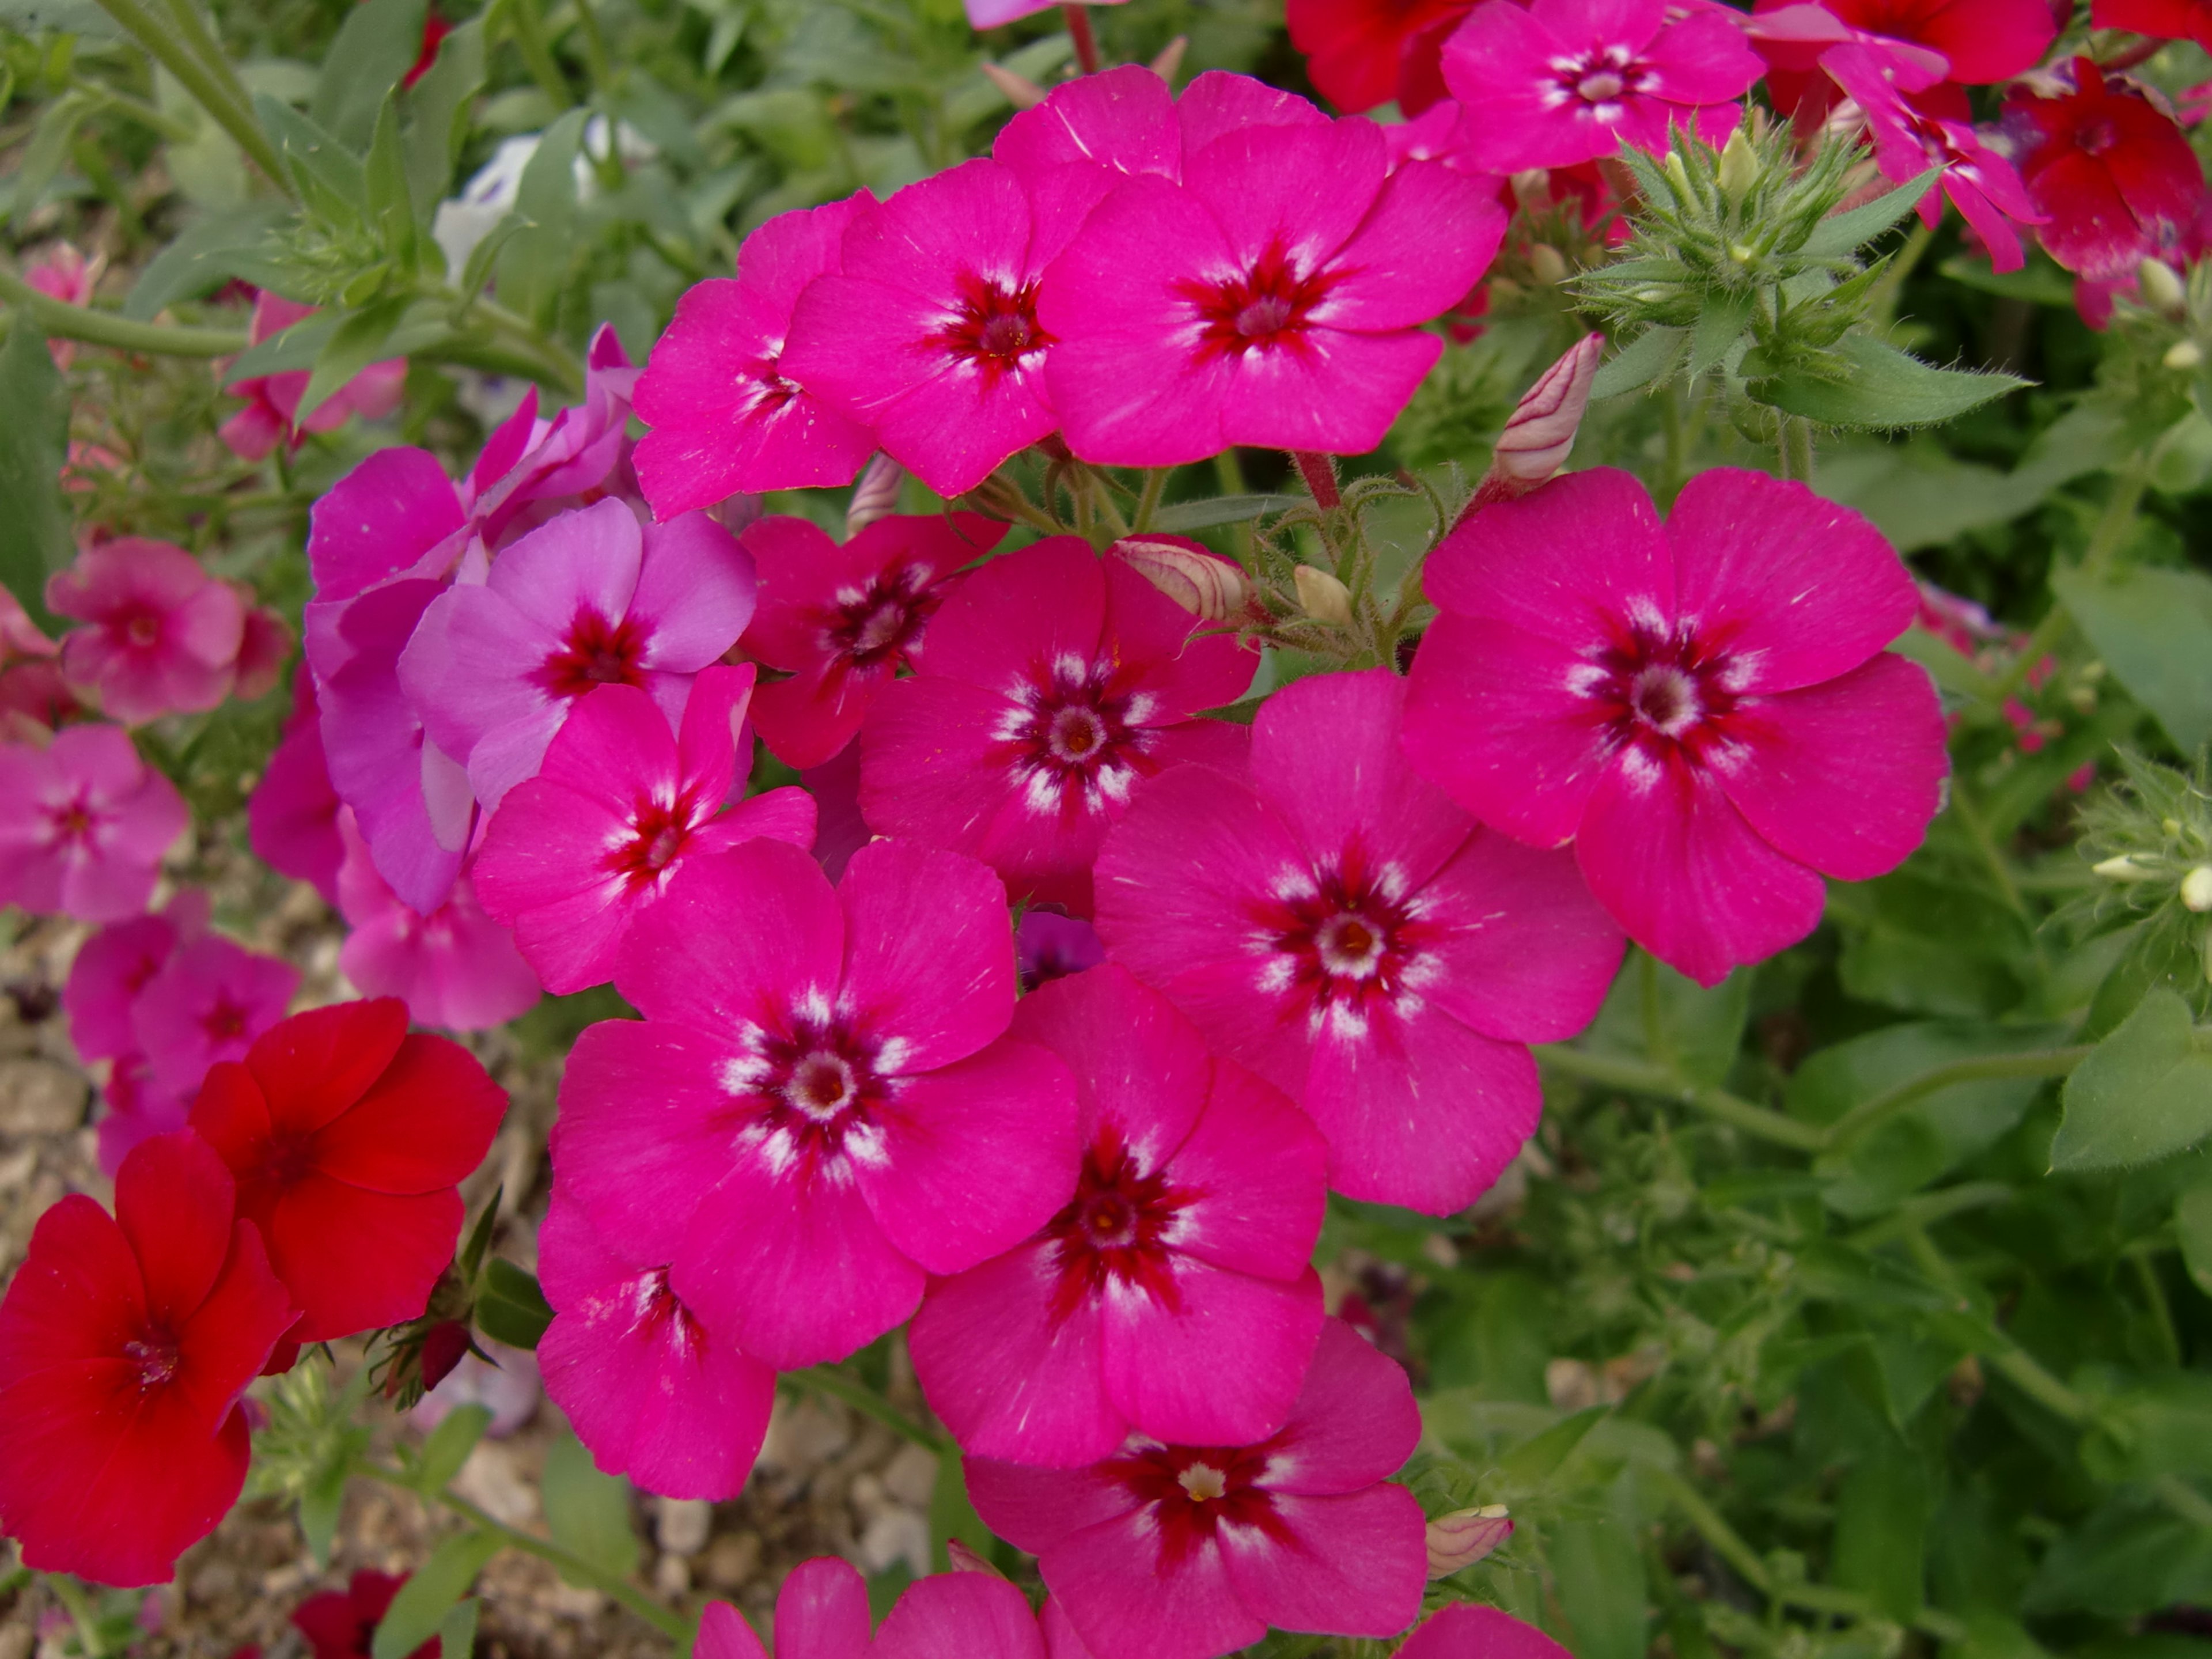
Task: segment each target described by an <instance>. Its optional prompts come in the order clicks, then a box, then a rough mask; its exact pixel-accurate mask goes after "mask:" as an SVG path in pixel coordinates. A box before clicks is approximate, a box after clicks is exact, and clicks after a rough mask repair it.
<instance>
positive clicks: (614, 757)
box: [471, 663, 814, 996]
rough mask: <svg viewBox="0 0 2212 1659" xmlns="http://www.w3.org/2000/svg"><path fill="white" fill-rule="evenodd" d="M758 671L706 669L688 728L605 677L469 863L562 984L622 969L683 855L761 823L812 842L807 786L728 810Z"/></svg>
mask: <svg viewBox="0 0 2212 1659" xmlns="http://www.w3.org/2000/svg"><path fill="white" fill-rule="evenodd" d="M755 672H756V670H755V669H754V667H753V665H751V664H750V663H747V664H745V665H743V666H742V667H738V668H724V667H715V668H709V669H708V670H706V671H704V672H703V673H702V674H701V675H700V676H699V677H698V678H696V680H694V681H693V682H692V684H691V694H690V699H689V701H688V702H686V703H685V704H684V718H683V723H682V726H681V727H680V729H679V731H677V732H671V731H670V729H669V726H668V717H667V715H666V714H664V713H662V712H661V708H660V706H659V704H658V703H656V702H653V699H652V698H651V697H649V696H647V695H646V694H645V693H644V692H643V691H641V690H638V689H637V688H635V686H629V685H603V686H601V687H599V689H598V690H595V691H593V692H592V693H591V695H590V696H586V697H585V698H584V699H583V700H582V701H581V702H579V703H577V705H576V707H575V710H574V713H573V714H571V715H570V716H569V718H568V723H567V724H566V725H565V726H562V728H561V732H560V735H559V736H557V737H556V738H554V739H553V742H552V744H551V746H550V748H549V749H548V750H546V752H545V763H544V768H543V769H541V770H540V771H539V772H538V775H537V776H536V777H534V778H531V779H529V780H528V781H526V782H524V783H521V784H519V785H517V786H516V787H514V788H513V789H512V790H510V791H509V792H508V793H507V799H505V800H504V801H503V802H502V803H501V805H500V809H499V811H497V812H496V813H495V814H494V815H493V817H492V820H491V825H490V828H489V829H488V830H487V831H486V832H485V836H484V842H483V849H482V850H481V851H480V852H479V853H478V854H477V860H476V863H475V864H474V866H472V867H471V876H472V878H473V879H474V881H475V883H476V891H477V898H478V900H479V901H480V902H482V903H483V908H484V912H485V914H486V915H489V916H490V917H491V918H492V919H493V920H494V921H499V922H501V923H503V924H504V925H506V926H507V927H512V928H513V929H514V941H515V944H516V945H517V946H518V947H519V948H520V951H522V955H523V959H524V960H525V961H526V962H527V963H529V964H530V965H531V967H532V969H534V970H535V971H536V972H537V975H538V978H539V979H540V980H542V981H544V985H545V988H546V989H547V990H549V991H550V992H552V993H554V994H556V996H566V995H568V994H569V993H571V992H574V991H580V990H582V989H584V988H585V987H586V986H591V985H604V984H605V983H606V982H607V981H609V980H610V979H612V978H613V977H614V971H615V955H616V951H617V949H618V948H619V946H620V945H621V944H622V941H623V936H624V935H625V934H626V933H628V932H629V927H630V925H631V923H632V922H634V921H635V920H636V918H637V917H638V916H639V915H641V914H642V913H643V911H644V910H645V909H646V908H647V907H648V906H649V905H652V904H653V903H655V902H658V901H659V898H660V896H661V895H662V894H663V893H664V892H665V891H666V890H667V889H668V884H669V883H670V882H671V880H673V879H674V878H675V876H676V873H677V872H678V871H679V870H680V869H682V868H683V867H684V862H685V860H689V859H691V858H695V857H696V856H697V855H698V854H702V853H714V852H720V851H721V850H723V849H724V848H730V847H734V846H736V845H737V844H738V842H741V841H745V840H749V839H750V838H751V837H752V836H773V837H774V838H775V839H776V840H778V841H782V842H789V843H790V844H791V845H792V846H793V847H797V848H802V849H804V848H808V847H811V846H812V845H813V842H814V802H813V801H812V799H811V798H809V796H808V795H807V794H806V793H805V791H804V790H800V789H772V790H769V792H768V793H765V794H763V795H757V796H755V797H754V798H753V799H750V800H746V801H742V802H740V803H739V804H738V805H736V806H734V807H732V808H731V809H730V810H729V811H723V810H722V807H723V802H724V799H725V798H726V797H727V796H728V794H729V793H730V787H731V784H732V781H738V782H740V783H742V780H741V779H739V778H738V766H737V763H738V740H739V737H740V734H741V732H742V731H743V728H744V720H745V707H746V702H747V700H748V698H750V696H751V695H752V687H753V676H754V674H755ZM746 751H747V752H748V753H750V744H747V745H746Z"/></svg>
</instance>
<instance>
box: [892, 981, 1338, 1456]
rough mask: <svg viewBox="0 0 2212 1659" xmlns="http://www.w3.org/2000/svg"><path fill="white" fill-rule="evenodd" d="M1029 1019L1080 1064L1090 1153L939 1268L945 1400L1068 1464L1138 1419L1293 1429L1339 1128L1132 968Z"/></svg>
mask: <svg viewBox="0 0 2212 1659" xmlns="http://www.w3.org/2000/svg"><path fill="white" fill-rule="evenodd" d="M1014 1033H1015V1035H1016V1036H1020V1037H1024V1038H1026V1039H1027V1040H1029V1041H1030V1042H1036V1043H1040V1044H1042V1046H1043V1047H1045V1048H1050V1049H1051V1050H1052V1051H1053V1052H1054V1054H1058V1055H1059V1056H1060V1058H1061V1059H1062V1060H1066V1062H1067V1066H1068V1069H1069V1071H1070V1072H1072V1073H1073V1074H1074V1076H1075V1078H1076V1080H1077V1089H1078V1091H1079V1099H1080V1100H1081V1103H1082V1115H1081V1116H1080V1118H1079V1121H1078V1127H1079V1133H1080V1134H1081V1137H1082V1143H1083V1153H1082V1160H1081V1174H1080V1176H1079V1179H1078V1181H1077V1183H1076V1188H1075V1196H1074V1197H1073V1199H1071V1200H1069V1201H1068V1203H1067V1206H1066V1208H1064V1209H1063V1210H1061V1211H1060V1213H1059V1214H1058V1215H1056V1216H1054V1218H1052V1219H1051V1220H1050V1221H1049V1222H1048V1223H1047V1224H1046V1225H1045V1227H1044V1229H1043V1231H1041V1232H1039V1233H1038V1234H1037V1235H1036V1237H1034V1238H1031V1239H1030V1240H1028V1241H1027V1242H1026V1243H1024V1244H1023V1245H1021V1247H1020V1248H1019V1249H1015V1250H1012V1251H1011V1252H1009V1253H1008V1254H1006V1255H1002V1256H1000V1257H998V1258H996V1259H995V1260H994V1261H987V1262H985V1263H984V1264H983V1265H982V1266H981V1267H975V1268H973V1269H971V1270H969V1272H967V1273H959V1274H956V1275H955V1276H953V1277H951V1278H950V1279H937V1280H934V1281H933V1283H932V1284H931V1286H930V1291H929V1297H928V1299H927V1301H925V1302H924V1303H923V1304H922V1305H921V1312H920V1313H919V1314H917V1315H915V1321H914V1325H913V1328H912V1329H911V1331H910V1332H909V1333H908V1342H909V1344H910V1346H911V1347H912V1350H913V1353H914V1364H915V1376H917V1377H918V1378H919V1379H920V1381H921V1388H922V1393H923V1395H924V1396H925V1397H926V1398H927V1400H928V1401H929V1406H930V1409H931V1410H932V1411H933V1412H935V1413H937V1415H938V1417H939V1419H941V1420H942V1421H943V1422H944V1424H945V1426H946V1427H947V1428H948V1429H950V1430H951V1431H952V1435H953V1437H954V1438H955V1439H957V1441H959V1443H960V1444H961V1446H962V1447H963V1449H966V1450H967V1451H969V1453H971V1454H973V1455H977V1456H987V1457H1004V1458H1009V1459H1012V1460H1013V1461H1015V1462H1023V1463H1039V1464H1051V1465H1054V1466H1058V1467H1064V1468H1073V1467H1076V1466H1079V1465H1082V1464H1086V1463H1094V1462H1097V1461H1098V1459H1100V1458H1102V1457H1104V1456H1106V1455H1108V1454H1109V1453H1110V1452H1112V1451H1113V1449H1115V1447H1116V1446H1118V1445H1120V1444H1121V1442H1122V1441H1123V1440H1124V1439H1125V1438H1127V1437H1128V1436H1129V1435H1130V1434H1131V1433H1133V1432H1134V1433H1139V1434H1146V1435H1150V1436H1152V1437H1153V1438H1155V1439H1158V1440H1164V1441H1170V1442H1176V1443H1183V1444H1190V1445H1211V1444H1217V1443H1218V1444H1242V1443H1247V1442H1249V1441H1254V1440H1259V1439H1262V1438H1264V1437H1267V1435H1270V1434H1272V1433H1273V1432H1274V1431H1276V1430H1277V1429H1279V1428H1280V1427H1281V1426H1282V1425H1283V1420H1284V1419H1285V1417H1287V1416H1288V1415H1289V1413H1290V1409H1291V1401H1293V1400H1295V1399H1296V1398H1297V1393H1298V1388H1299V1384H1300V1383H1302V1382H1303V1380H1304V1376H1305V1373H1306V1366H1307V1363H1308V1362H1309V1361H1310V1359H1311V1358H1313V1351H1314V1343H1315V1341H1316V1339H1317V1338H1318V1336H1319V1334H1320V1331H1321V1321H1322V1304H1321V1281H1320V1279H1318V1278H1317V1277H1316V1275H1315V1273H1314V1271H1313V1268H1312V1267H1311V1266H1310V1257H1311V1256H1312V1255H1313V1247H1314V1241H1315V1239H1316V1237H1319V1235H1320V1232H1321V1223H1322V1214H1323V1212H1325V1211H1326V1209H1327V1208H1328V1148H1327V1147H1326V1146H1323V1145H1322V1139H1321V1137H1320V1135H1319V1134H1317V1133H1315V1130H1314V1127H1313V1126H1312V1124H1311V1123H1310V1122H1309V1121H1307V1119H1306V1118H1305V1116H1304V1115H1303V1114H1302V1113H1300V1112H1299V1110H1298V1109H1297V1107H1295V1106H1293V1105H1291V1103H1290V1102H1289V1101H1288V1100H1286V1099H1285V1098H1284V1097H1283V1096H1282V1095H1281V1094H1280V1093H1279V1092H1278V1091H1276V1090H1274V1089H1273V1088H1271V1087H1269V1086H1268V1085H1267V1084H1265V1083H1262V1082H1261V1080H1260V1079H1258V1078H1256V1077H1254V1076H1253V1075H1252V1074H1251V1073H1249V1072H1248V1071H1246V1070H1245V1069H1244V1068H1243V1066H1238V1065H1236V1064H1235V1063H1233V1062H1231V1061H1229V1060H1214V1059H1212V1058H1211V1057H1209V1056H1208V1054H1206V1040H1205V1038H1203V1037H1202V1036H1200V1035H1199V1032H1198V1028H1197V1027H1195V1026H1194V1025H1193V1024H1191V1023H1190V1022H1189V1021H1188V1020H1187V1019H1185V1018H1183V1017H1182V1015H1181V1014H1179V1013H1178V1012H1176V1009H1175V1007H1174V1006H1173V1005H1172V1004H1171V1003H1170V1002H1169V1001H1168V1000H1167V999H1166V998H1164V997H1163V996H1161V995H1160V994H1159V993H1158V992H1157V991H1152V990H1148V989H1146V987H1144V986H1142V985H1139V983H1138V982H1137V981H1135V980H1134V979H1133V978H1131V977H1130V976H1129V975H1128V973H1127V971H1126V970H1125V969H1121V968H1119V967H1116V966H1114V965H1111V964H1109V965H1108V966H1105V967H1103V968H1097V969H1092V970H1091V971H1090V972H1088V973H1085V974H1079V975H1075V976H1074V977H1073V978H1068V979H1061V980H1056V981H1054V982H1053V983H1051V984H1049V985H1047V986H1045V987H1043V988H1042V989H1041V990H1039V991H1036V992H1035V993H1033V994H1030V995H1029V996H1025V997H1024V998H1023V999H1022V1000H1021V1004H1020V1006H1019V1007H1018V1008H1017V1009H1016V1011H1015V1014H1014Z"/></svg>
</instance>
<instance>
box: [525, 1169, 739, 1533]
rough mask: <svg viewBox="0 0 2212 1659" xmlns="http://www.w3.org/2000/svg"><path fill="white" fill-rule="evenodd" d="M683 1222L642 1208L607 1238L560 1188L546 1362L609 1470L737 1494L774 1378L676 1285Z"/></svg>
mask: <svg viewBox="0 0 2212 1659" xmlns="http://www.w3.org/2000/svg"><path fill="white" fill-rule="evenodd" d="M684 1219H685V1218H684V1215H683V1214H681V1213H680V1212H659V1213H655V1212H651V1211H649V1210H640V1211H638V1212H636V1213H635V1216H634V1217H633V1218H632V1225H629V1226H626V1227H625V1228H624V1229H623V1231H621V1232H619V1233H616V1232H603V1231H600V1230H599V1229H598V1228H595V1227H594V1226H592V1223H591V1220H590V1218H588V1217H586V1215H585V1213H584V1212H583V1211H582V1209H581V1208H580V1207H579V1206H577V1205H575V1204H574V1203H572V1202H570V1201H568V1198H567V1195H566V1194H565V1192H564V1191H563V1190H562V1186H561V1185H556V1188H555V1189H554V1198H553V1205H552V1207H551V1208H550V1210H548V1211H547V1212H546V1215H545V1225H544V1231H542V1232H541V1233H540V1234H539V1235H538V1279H539V1282H540V1283H541V1284H542V1285H544V1290H545V1298H546V1300H547V1301H548V1302H550V1304H552V1307H553V1322H552V1324H550V1326H548V1327H547V1328H546V1331H545V1334H544V1337H542V1338H541V1339H540V1340H539V1341H538V1364H539V1366H540V1367H541V1368H542V1370H543V1372H544V1379H545V1392H546V1393H547V1394H548V1395H550V1396H551V1397H552V1400H553V1403H554V1404H555V1405H556V1406H558V1407H561V1409H562V1411H563V1412H565V1413H568V1421H569V1423H570V1424H571V1425H573V1426H574V1429H575V1431H576V1437H577V1438H578V1439H580V1440H581V1441H582V1442H583V1443H584V1444H585V1446H586V1448H587V1449H589V1450H590V1452H591V1454H592V1462H595V1463H596V1464H598V1465H599V1468H602V1469H604V1470H605V1471H606V1472H607V1473H608V1474H626V1475H628V1476H629V1478H630V1480H632V1481H633V1482H635V1484H636V1485H637V1486H640V1487H641V1488H642V1489H644V1490H645V1491H647V1492H657V1493H659V1495H660V1496H662V1497H664V1498H710V1499H718V1498H734V1497H736V1496H737V1494H738V1491H739V1489H740V1488H742V1487H743V1486H744V1484H745V1476H746V1475H747V1474H750V1473H751V1471H752V1466H753V1459H754V1458H755V1457H757V1456H758V1455H759V1454H760V1448H761V1440H762V1437H763V1436H764V1435H765V1434H766V1433H767V1432H768V1415H769V1408H770V1407H773V1406H774V1405H775V1372H774V1371H772V1370H769V1368H768V1367H767V1366H766V1365H763V1364H761V1362H760V1361H759V1360H757V1359H755V1358H752V1356H750V1354H748V1353H746V1352H744V1351H743V1350H742V1349H740V1348H739V1347H738V1345H737V1344H736V1343H735V1342H734V1341H733V1340H731V1338H730V1336H729V1335H728V1334H727V1332H726V1330H724V1329H723V1328H720V1327H719V1326H716V1325H714V1324H713V1323H711V1322H708V1321H707V1320H705V1319H703V1318H702V1317H701V1316H700V1315H699V1313H698V1312H697V1310H695V1309H693V1308H691V1307H689V1306H687V1305H686V1304H684V1302H683V1301H682V1300H680V1299H679V1298H678V1296H677V1294H676V1292H675V1291H673V1290H671V1288H670V1287H669V1282H668V1269H669V1263H670V1261H671V1259H672V1258H673V1256H674V1255H675V1251H676V1248H677V1246H678V1243H680V1242H681V1240H682V1237H683V1234H684Z"/></svg>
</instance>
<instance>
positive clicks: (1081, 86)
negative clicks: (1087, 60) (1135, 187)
mask: <svg viewBox="0 0 2212 1659" xmlns="http://www.w3.org/2000/svg"><path fill="white" fill-rule="evenodd" d="M1200 96H1201V98H1203V97H1204V96H1205V94H1200ZM991 159H992V160H993V161H997V162H999V163H1000V165H1001V166H1003V167H1006V168H1007V169H1008V170H1009V171H1010V172H1012V173H1013V175H1014V176H1015V177H1016V178H1017V179H1019V180H1020V181H1021V184H1022V188H1023V189H1024V191H1026V192H1027V193H1028V196H1029V199H1030V212H1031V213H1032V214H1033V215H1035V216H1036V222H1037V229H1038V234H1039V236H1040V239H1041V240H1042V241H1043V242H1045V243H1046V244H1047V245H1048V246H1054V247H1061V246H1066V242H1067V239H1068V238H1069V237H1070V236H1072V235H1073V234H1075V232H1076V230H1077V228H1079V226H1080V225H1081V224H1082V222H1083V220H1084V217H1085V216H1086V215H1087V214H1089V212H1090V211H1091V209H1092V208H1094V207H1096V206H1097V204H1098V203H1099V201H1100V200H1101V199H1102V198H1103V197H1104V196H1105V195H1106V193H1107V192H1108V191H1110V190H1112V189H1113V188H1114V186H1115V185H1116V184H1118V183H1120V182H1121V180H1122V179H1125V178H1128V177H1130V176H1132V175H1133V174H1136V173H1157V174H1158V175H1159V176H1160V177H1162V178H1166V179H1177V178H1180V177H1181V176H1182V125H1181V122H1180V119H1179V118H1178V115H1177V112H1176V100H1175V95H1174V94H1172V93H1171V92H1170V91H1169V89H1168V84H1167V82H1164V81H1163V80H1162V79H1161V78H1160V77H1159V76H1157V75H1155V74H1153V73H1152V70H1149V69H1146V68H1145V67H1144V66H1143V65H1142V64H1123V65H1121V67H1120V68H1118V69H1110V70H1104V71H1103V72H1101V73H1099V74H1097V75H1085V76H1079V77H1078V78H1077V79H1075V80H1073V81H1069V82H1063V83H1062V84H1061V85H1060V86H1058V87H1055V88H1053V91H1052V94H1051V95H1050V96H1049V97H1048V98H1047V99H1046V100H1044V102H1042V104H1039V105H1038V106H1036V107H1035V108H1034V109H1026V110H1024V111H1022V112H1021V113H1019V114H1018V115H1017V116H1015V117H1014V118H1013V119H1012V120H1011V121H1009V122H1007V123H1006V125H1005V126H1004V127H1002V128H1001V129H1000V131H999V136H998V137H997V138H996V139H995V140H994V141H993V143H992V145H991Z"/></svg>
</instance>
